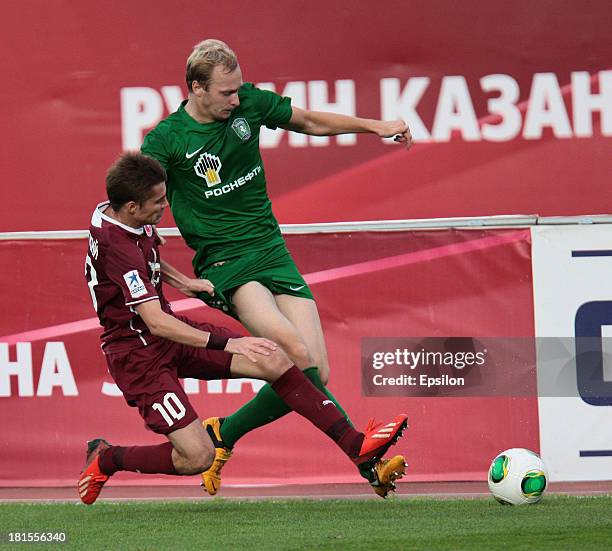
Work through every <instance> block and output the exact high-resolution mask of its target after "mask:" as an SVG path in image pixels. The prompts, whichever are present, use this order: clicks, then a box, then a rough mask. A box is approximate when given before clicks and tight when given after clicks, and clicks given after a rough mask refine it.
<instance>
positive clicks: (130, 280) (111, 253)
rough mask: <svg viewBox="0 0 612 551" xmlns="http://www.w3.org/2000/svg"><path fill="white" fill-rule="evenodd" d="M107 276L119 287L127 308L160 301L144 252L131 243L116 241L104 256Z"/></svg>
mask: <svg viewBox="0 0 612 551" xmlns="http://www.w3.org/2000/svg"><path fill="white" fill-rule="evenodd" d="M104 263H105V268H106V275H107V276H108V278H109V279H110V280H111V281H112V282H113V283H115V284H116V285H118V286H119V288H120V289H121V292H122V293H123V298H124V300H125V305H126V306H132V305H134V304H140V303H141V302H146V301H148V300H154V299H159V295H158V294H157V290H156V289H155V287H154V286H153V284H152V283H151V280H150V279H149V276H148V272H147V266H146V261H145V258H144V256H143V254H142V251H141V250H140V249H139V248H138V247H137V246H136V244H135V243H133V242H131V241H123V240H121V241H119V240H118V241H116V242H115V243H113V245H112V246H110V247H108V248H107V249H106V251H105V254H104Z"/></svg>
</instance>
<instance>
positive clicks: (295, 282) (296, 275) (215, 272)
mask: <svg viewBox="0 0 612 551" xmlns="http://www.w3.org/2000/svg"><path fill="white" fill-rule="evenodd" d="M197 275H198V277H199V278H201V279H208V280H209V281H211V282H212V284H213V285H214V286H215V294H214V296H212V297H211V296H210V295H209V294H208V293H199V294H198V298H200V299H201V300H203V301H204V302H205V303H206V304H208V305H209V306H211V307H212V308H218V309H219V310H222V311H223V312H225V313H227V314H230V315H231V316H233V317H234V318H236V319H238V315H237V314H236V311H235V310H234V304H233V301H232V297H233V294H234V292H235V291H236V289H237V288H238V287H240V286H241V285H244V284H245V283H248V282H249V281H258V282H259V283H261V284H262V285H263V286H264V287H267V288H268V289H269V290H270V291H271V292H272V294H274V295H293V296H295V297H304V298H309V299H313V300H314V297H313V296H312V293H311V292H310V289H309V288H308V284H307V283H306V281H304V278H303V277H302V276H301V274H300V272H299V271H298V269H297V266H296V265H295V262H293V258H291V255H290V254H289V251H287V249H286V248H285V247H284V246H281V247H279V246H274V247H272V248H269V249H265V250H263V251H255V252H252V253H247V254H245V255H242V256H237V257H234V258H228V259H227V260H225V261H222V262H215V263H214V264H212V265H210V266H207V267H205V268H204V269H203V270H201V271H199V273H198V274H197Z"/></svg>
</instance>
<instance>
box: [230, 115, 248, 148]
mask: <svg viewBox="0 0 612 551" xmlns="http://www.w3.org/2000/svg"><path fill="white" fill-rule="evenodd" d="M232 130H233V131H234V132H236V136H238V137H239V138H240V139H241V140H242V141H243V142H246V141H247V140H248V139H249V138H250V137H251V127H250V126H249V123H248V122H247V121H246V119H243V118H242V117H238V118H237V119H234V122H232Z"/></svg>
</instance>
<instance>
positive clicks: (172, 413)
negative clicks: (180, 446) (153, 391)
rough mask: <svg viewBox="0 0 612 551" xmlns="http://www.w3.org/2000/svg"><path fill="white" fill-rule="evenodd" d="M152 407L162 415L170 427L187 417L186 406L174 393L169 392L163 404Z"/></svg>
mask: <svg viewBox="0 0 612 551" xmlns="http://www.w3.org/2000/svg"><path fill="white" fill-rule="evenodd" d="M151 407H152V408H153V409H155V410H157V411H159V413H161V416H162V417H163V418H164V421H166V423H168V426H169V427H171V426H172V425H174V422H175V421H178V420H179V419H182V418H183V417H185V406H184V405H183V404H181V401H180V400H179V399H178V396H177V395H176V394H174V392H168V393H167V394H166V395H165V396H164V401H163V402H162V403H161V404H153V405H152V406H151Z"/></svg>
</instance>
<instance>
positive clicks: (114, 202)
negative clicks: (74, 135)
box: [106, 152, 167, 211]
mask: <svg viewBox="0 0 612 551" xmlns="http://www.w3.org/2000/svg"><path fill="white" fill-rule="evenodd" d="M166 180H167V176H166V171H165V170H164V167H163V166H162V165H161V164H160V163H159V161H157V160H156V159H154V158H153V157H148V156H147V155H143V154H142V153H137V152H128V153H123V155H121V156H120V157H119V158H118V159H117V160H116V161H115V163H114V164H113V165H112V166H111V167H110V168H109V169H108V172H107V173H106V195H108V200H109V201H110V204H111V207H112V208H113V210H115V211H118V210H119V209H120V208H121V207H122V206H123V205H125V204H126V203H128V202H129V201H134V202H136V203H139V204H142V203H144V202H145V201H146V200H147V199H148V198H149V197H150V195H151V188H152V187H153V186H156V185H157V184H160V183H162V182H165V181H166Z"/></svg>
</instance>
